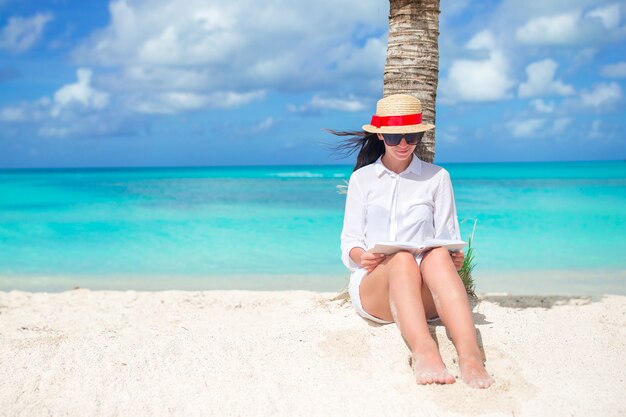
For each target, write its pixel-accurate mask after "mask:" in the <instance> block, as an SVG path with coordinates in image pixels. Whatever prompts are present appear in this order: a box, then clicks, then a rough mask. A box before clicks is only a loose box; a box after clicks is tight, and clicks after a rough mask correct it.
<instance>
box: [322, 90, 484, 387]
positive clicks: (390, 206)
mask: <svg viewBox="0 0 626 417" xmlns="http://www.w3.org/2000/svg"><path fill="white" fill-rule="evenodd" d="M421 118H422V109H421V103H420V101H419V100H418V99H417V98H415V97H412V96H409V95H404V94H396V95H391V96H388V97H386V98H383V99H382V100H379V101H378V104H377V107H376V115H374V116H373V117H372V122H371V124H368V125H364V126H363V130H364V132H333V133H334V134H336V135H340V136H348V135H350V136H355V137H354V138H352V139H348V140H347V141H346V142H344V145H343V148H347V149H353V150H357V149H358V150H359V154H358V156H357V162H356V166H355V167H354V172H353V173H352V176H351V177H350V183H349V185H348V195H347V198H346V210H345V217H344V225H343V231H342V233H341V250H342V260H343V263H344V264H345V265H346V267H348V269H350V271H351V275H350V284H349V293H350V298H351V300H352V304H353V306H354V308H355V309H356V311H357V313H358V314H359V315H360V316H362V317H364V318H366V319H368V320H372V321H374V322H377V323H381V324H389V323H394V322H395V323H396V325H397V326H398V328H399V329H400V333H401V334H402V337H403V338H404V340H405V342H406V343H407V345H408V347H409V349H410V350H411V353H412V367H413V371H414V373H415V378H416V381H417V382H418V383H419V384H431V383H440V384H451V383H453V382H454V381H455V378H454V377H453V376H452V375H451V374H449V373H448V371H447V369H446V366H445V365H444V363H443V360H442V358H441V355H440V354H439V350H438V347H437V344H436V342H435V340H433V338H432V336H431V335H430V332H429V329H428V324H427V320H428V319H436V318H440V319H441V321H442V322H443V324H444V325H445V326H446V329H447V330H448V332H449V334H450V336H451V338H452V341H453V343H454V346H455V347H456V350H457V352H458V355H459V367H460V371H461V377H462V379H463V381H465V382H466V383H468V384H469V385H471V386H473V387H477V388H487V387H489V386H490V385H491V384H492V383H493V379H492V378H491V376H489V374H488V373H487V371H486V370H485V367H484V365H483V360H482V353H481V351H480V349H479V348H478V343H477V340H476V330H475V328H474V321H473V319H472V313H471V309H470V306H469V301H468V298H467V294H466V292H465V287H464V285H463V282H462V281H461V279H460V277H459V275H458V273H457V270H458V269H460V268H461V266H462V265H463V260H464V254H463V252H456V253H450V252H448V250H447V249H446V248H443V247H438V248H434V249H431V250H429V251H427V252H425V253H421V254H419V255H413V254H411V253H410V252H406V251H401V252H398V253H395V254H393V255H389V256H386V255H383V254H377V253H372V251H371V248H372V247H373V246H374V245H375V244H376V243H377V242H379V241H414V242H416V243H420V242H422V241H424V240H426V239H429V238H441V239H458V240H460V239H461V236H460V231H459V224H458V220H457V216H456V207H455V203H454V195H453V191H452V184H451V182H450V175H449V174H448V172H447V171H446V170H445V169H443V168H441V167H438V166H436V165H433V164H430V163H427V162H424V161H421V160H420V159H419V158H418V157H417V156H416V155H414V154H413V151H414V150H415V147H416V146H417V144H418V143H419V142H420V140H421V139H422V136H423V135H424V132H425V131H426V130H429V129H433V128H434V127H435V126H434V125H429V124H424V123H422V119H421ZM368 249H370V250H368Z"/></svg>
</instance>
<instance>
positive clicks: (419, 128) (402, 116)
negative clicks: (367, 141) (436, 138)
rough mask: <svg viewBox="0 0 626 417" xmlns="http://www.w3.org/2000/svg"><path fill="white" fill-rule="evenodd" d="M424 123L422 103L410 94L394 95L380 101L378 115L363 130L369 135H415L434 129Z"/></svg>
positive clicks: (377, 106) (377, 109)
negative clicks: (415, 133)
mask: <svg viewBox="0 0 626 417" xmlns="http://www.w3.org/2000/svg"><path fill="white" fill-rule="evenodd" d="M434 127H435V125H430V124H424V123H422V103H421V102H420V101H419V99H418V98H416V97H413V96H410V95H408V94H393V95H390V96H387V97H385V98H383V99H380V100H378V103H377V104H376V114H375V115H374V116H372V121H371V122H370V124H368V125H363V130H365V131H366V132H369V133H414V132H424V131H426V130H430V129H434Z"/></svg>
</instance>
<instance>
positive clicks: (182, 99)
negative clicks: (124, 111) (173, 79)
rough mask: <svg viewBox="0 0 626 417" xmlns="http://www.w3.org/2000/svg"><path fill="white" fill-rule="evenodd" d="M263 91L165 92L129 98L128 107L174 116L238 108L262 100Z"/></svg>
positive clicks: (141, 111) (139, 110)
mask: <svg viewBox="0 0 626 417" xmlns="http://www.w3.org/2000/svg"><path fill="white" fill-rule="evenodd" d="M265 94H266V92H265V90H256V91H248V92H245V93H237V92H234V91H216V92H214V93H211V94H198V93H191V92H180V91H178V92H167V93H160V94H159V93H157V94H146V95H143V96H134V97H131V98H129V100H128V107H129V108H131V109H132V110H134V111H136V112H139V113H147V114H175V113H179V112H182V111H189V110H199V109H203V108H206V109H226V108H232V107H239V106H243V105H245V104H248V103H251V102H253V101H258V100H262V99H263V98H264V97H265Z"/></svg>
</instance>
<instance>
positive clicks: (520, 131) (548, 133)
mask: <svg viewBox="0 0 626 417" xmlns="http://www.w3.org/2000/svg"><path fill="white" fill-rule="evenodd" d="M572 121H573V120H572V119H571V118H570V117H558V118H554V119H552V118H545V117H537V118H528V117H519V118H517V119H515V120H512V121H510V122H508V123H507V124H506V126H507V129H508V130H509V131H510V132H511V135H513V137H516V138H526V139H528V138H531V137H534V138H551V137H553V136H555V135H559V134H561V133H563V132H564V131H565V130H566V129H567V128H568V127H569V126H570V125H571V124H572Z"/></svg>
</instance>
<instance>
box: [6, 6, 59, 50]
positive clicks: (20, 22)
mask: <svg viewBox="0 0 626 417" xmlns="http://www.w3.org/2000/svg"><path fill="white" fill-rule="evenodd" d="M51 20H53V16H52V14H50V13H37V14H36V15H34V16H32V17H18V16H14V17H11V18H10V19H9V21H8V23H7V25H6V26H5V27H4V28H2V30H0V50H3V49H4V50H6V51H9V52H12V53H21V52H25V51H27V50H29V49H30V48H31V47H33V46H34V45H35V43H36V42H37V41H38V40H39V39H40V38H41V35H42V34H43V31H44V28H45V26H46V24H47V23H48V22H50V21H51Z"/></svg>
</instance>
